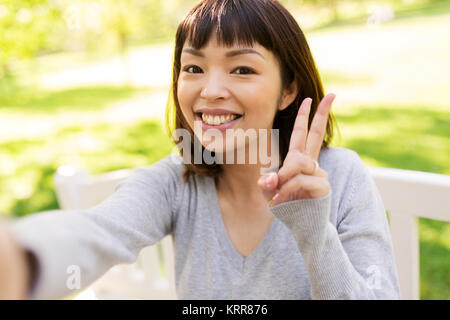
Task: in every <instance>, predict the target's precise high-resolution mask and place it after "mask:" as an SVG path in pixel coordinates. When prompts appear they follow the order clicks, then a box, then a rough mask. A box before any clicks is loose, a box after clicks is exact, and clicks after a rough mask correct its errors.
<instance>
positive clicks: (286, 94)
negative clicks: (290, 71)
mask: <svg viewBox="0 0 450 320" xmlns="http://www.w3.org/2000/svg"><path fill="white" fill-rule="evenodd" d="M298 89H299V88H298V83H297V80H296V79H294V80H293V81H292V82H291V84H290V85H289V86H288V87H287V88H285V89H284V90H283V93H282V96H281V99H280V100H281V102H280V104H279V105H278V110H284V109H286V108H287V107H288V106H289V105H290V104H291V103H292V102H294V100H295V98H296V97H297V94H298Z"/></svg>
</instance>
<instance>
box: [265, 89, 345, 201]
mask: <svg viewBox="0 0 450 320" xmlns="http://www.w3.org/2000/svg"><path fill="white" fill-rule="evenodd" d="M335 97H336V95H334V94H333V93H330V94H328V95H326V96H325V97H324V98H323V99H322V101H321V102H320V103H319V106H318V107H317V111H316V114H315V115H314V118H313V121H312V123H311V127H310V129H309V132H308V119H309V113H310V109H311V103H312V99H311V98H306V99H305V100H303V102H302V104H301V106H300V108H299V111H298V114H297V118H296V119H295V124H294V128H293V130H292V135H291V140H290V142H289V151H288V153H287V155H286V158H285V160H284V162H283V166H282V167H281V168H280V170H279V171H278V172H277V173H271V174H269V175H265V176H262V177H261V178H260V179H259V180H258V185H259V186H260V187H261V188H262V189H263V191H264V194H265V196H266V199H267V200H269V205H277V204H280V203H282V202H286V201H292V200H299V199H311V198H321V197H323V196H325V195H326V194H328V192H329V191H330V184H329V182H328V174H327V173H326V172H325V171H324V170H323V169H321V168H320V167H319V164H318V162H317V159H319V154H320V150H321V147H322V142H323V139H324V137H325V133H326V129H327V122H328V115H329V112H330V109H331V104H332V102H333V100H334V98H335Z"/></svg>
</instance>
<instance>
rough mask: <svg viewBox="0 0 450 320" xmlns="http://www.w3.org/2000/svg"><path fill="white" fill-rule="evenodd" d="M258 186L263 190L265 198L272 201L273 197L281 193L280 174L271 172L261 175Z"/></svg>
mask: <svg viewBox="0 0 450 320" xmlns="http://www.w3.org/2000/svg"><path fill="white" fill-rule="evenodd" d="M258 186H259V187H260V188H261V190H262V191H263V194H264V198H265V199H266V200H267V201H270V200H271V199H272V198H273V196H274V195H275V194H276V193H277V192H278V191H279V189H278V188H277V186H278V174H277V173H276V172H270V173H267V174H263V175H261V177H260V178H259V179H258Z"/></svg>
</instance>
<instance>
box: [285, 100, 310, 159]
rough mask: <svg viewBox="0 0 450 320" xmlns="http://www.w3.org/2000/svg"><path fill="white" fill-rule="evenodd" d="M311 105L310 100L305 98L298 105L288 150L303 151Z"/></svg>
mask: <svg viewBox="0 0 450 320" xmlns="http://www.w3.org/2000/svg"><path fill="white" fill-rule="evenodd" d="M311 103H312V99H311V98H306V99H305V100H303V102H302V104H301V105H300V109H299V110H298V113H297V118H296V119H295V123H294V128H293V129H292V134H291V140H290V141H289V150H292V149H296V150H299V151H300V152H304V151H305V147H306V137H307V135H308V119H309V112H310V110H311Z"/></svg>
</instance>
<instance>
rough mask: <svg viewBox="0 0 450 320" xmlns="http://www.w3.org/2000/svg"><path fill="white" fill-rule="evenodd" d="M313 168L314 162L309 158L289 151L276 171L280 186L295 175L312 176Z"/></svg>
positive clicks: (295, 151) (298, 152) (297, 152)
mask: <svg viewBox="0 0 450 320" xmlns="http://www.w3.org/2000/svg"><path fill="white" fill-rule="evenodd" d="M315 168H316V165H315V164H314V160H313V159H312V158H311V157H310V156H307V155H306V154H304V153H301V152H300V151H298V150H295V149H294V150H291V151H289V152H288V154H287V155H286V158H285V160H284V162H283V166H282V167H281V169H280V170H279V171H278V178H279V180H280V186H282V185H283V184H284V183H285V182H286V181H288V180H289V179H291V178H292V177H293V176H295V175H297V174H300V173H303V174H313V173H314V170H315Z"/></svg>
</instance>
